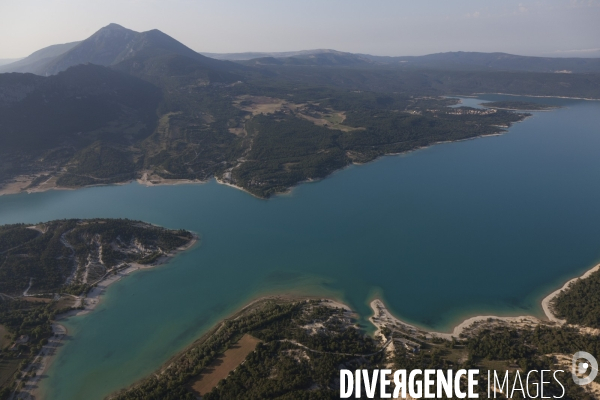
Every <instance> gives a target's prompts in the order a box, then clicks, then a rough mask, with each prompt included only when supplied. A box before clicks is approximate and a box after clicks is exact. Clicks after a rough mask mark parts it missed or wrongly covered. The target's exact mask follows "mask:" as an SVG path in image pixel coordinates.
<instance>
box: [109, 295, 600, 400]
mask: <svg viewBox="0 0 600 400" xmlns="http://www.w3.org/2000/svg"><path fill="white" fill-rule="evenodd" d="M353 318H354V315H353V314H352V313H351V312H348V311H347V310H344V309H341V308H333V307H331V303H329V304H328V303H327V302H322V301H320V300H311V301H289V300H287V301H286V300H281V299H275V300H265V301H262V302H259V303H256V304H254V305H252V306H250V307H248V308H247V309H245V310H243V311H241V312H240V313H238V314H236V315H235V316H233V317H232V318H229V319H227V320H225V321H224V322H222V323H221V324H219V325H217V326H216V327H215V328H214V329H213V330H212V331H211V332H210V334H208V335H205V336H204V337H202V338H201V339H199V340H198V341H197V342H195V343H193V344H192V345H191V346H189V347H188V348H187V349H185V350H184V351H182V352H181V353H180V354H179V355H177V356H176V357H174V358H173V359H171V360H169V363H168V366H165V367H164V368H162V369H161V370H160V371H157V372H156V373H153V374H152V375H151V376H150V377H148V378H146V379H144V380H142V381H141V382H139V383H138V384H136V385H133V386H132V387H130V388H128V389H124V390H122V391H121V392H119V393H116V394H114V395H113V396H110V397H109V398H110V399H113V400H140V399H161V400H175V399H177V400H179V399H190V400H193V399H195V398H197V393H194V392H193V389H192V386H193V383H194V382H195V381H196V380H198V379H202V376H203V374H204V373H207V372H209V371H207V370H208V369H209V368H210V366H211V365H213V364H211V362H213V360H215V359H218V358H219V357H220V356H221V355H222V354H223V353H224V352H225V351H226V350H227V349H229V348H231V347H233V346H235V344H236V343H237V341H238V340H239V339H240V338H241V337H242V336H243V335H248V334H249V335H252V336H253V337H255V338H257V339H259V340H260V341H261V343H259V344H258V346H257V347H256V349H255V351H253V352H252V353H250V354H249V355H248V356H247V357H246V359H245V361H244V362H243V363H241V364H240V365H239V366H237V367H236V368H235V369H234V370H233V371H232V372H231V373H230V374H229V375H228V376H227V377H226V378H225V379H223V380H222V381H221V382H219V384H218V385H217V386H216V387H214V388H213V389H212V390H211V391H210V392H208V393H201V394H202V398H204V399H207V400H213V399H214V400H216V399H220V400H235V399H239V398H244V399H276V398H277V399H332V400H333V399H339V398H340V370H341V369H348V370H351V371H355V370H359V369H365V370H368V371H373V370H374V369H391V370H392V371H395V370H401V369H405V370H407V371H411V370H416V369H420V370H424V369H443V370H452V371H453V374H455V373H456V372H457V371H458V370H459V369H471V368H473V369H479V370H480V374H479V376H478V380H479V385H478V386H477V387H476V391H477V392H478V394H479V397H480V398H485V397H486V396H487V387H488V385H491V384H492V382H488V380H487V370H488V369H489V370H496V371H497V372H498V375H501V376H504V371H509V382H510V387H512V382H514V381H515V379H517V378H516V376H515V374H516V372H515V371H516V370H517V369H520V374H521V375H520V376H523V374H527V372H528V371H531V370H537V371H540V370H550V371H552V372H553V371H557V370H563V371H565V370H567V371H568V368H565V367H564V366H563V365H561V364H560V363H557V362H556V360H555V359H553V357H548V356H547V355H548V354H566V355H568V357H569V365H570V357H571V355H572V354H573V352H574V351H578V350H580V349H583V350H585V351H588V352H590V353H591V354H598V351H599V350H600V338H598V336H595V335H582V334H580V333H579V332H578V331H577V330H575V329H573V328H560V327H551V326H547V325H544V324H540V325H538V326H536V327H525V326H522V327H513V326H510V325H508V324H502V323H497V324H494V323H492V322H489V323H482V324H480V325H481V327H479V328H478V327H476V328H474V330H473V331H471V333H470V334H469V336H465V337H461V338H455V339H454V340H444V339H440V338H432V337H431V336H429V335H428V334H427V332H423V331H416V330H414V329H413V330H410V329H404V328H401V327H398V326H395V325H393V324H390V326H389V327H388V326H386V327H384V328H383V329H382V330H381V336H379V335H378V336H376V337H375V339H374V338H372V337H370V336H368V335H366V334H365V333H364V332H363V331H361V330H359V329H358V326H356V325H355V322H356V321H355V320H354V319H353ZM517 366H518V367H517ZM533 376H536V377H537V376H539V373H537V372H534V373H532V377H533ZM557 377H558V379H560V381H561V385H559V384H558V383H557V382H556V381H555V380H553V379H550V380H548V381H546V382H545V385H544V394H545V395H547V396H556V397H561V395H564V397H565V398H569V399H587V398H589V394H588V393H587V392H586V391H585V389H584V388H582V387H581V386H579V385H576V384H575V383H574V382H573V380H572V379H571V376H570V374H569V373H564V372H563V373H561V372H557ZM520 380H521V379H520V378H519V381H520ZM523 381H524V380H523ZM525 385H529V386H528V387H527V388H528V390H529V393H532V394H533V393H536V390H539V389H536V385H539V384H538V382H537V381H534V380H533V379H530V380H529V382H527V383H525ZM393 387H394V386H393V384H392V385H391V388H390V389H389V392H391V391H393ZM517 387H518V388H523V385H518V386H517ZM538 388H539V386H538ZM436 389H437V388H436V386H435V383H434V387H433V388H432V392H433V393H435V392H436ZM563 390H564V392H563ZM363 393H364V392H363Z"/></svg>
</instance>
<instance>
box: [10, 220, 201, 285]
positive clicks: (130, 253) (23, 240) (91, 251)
mask: <svg viewBox="0 0 600 400" xmlns="http://www.w3.org/2000/svg"><path fill="white" fill-rule="evenodd" d="M191 239H192V234H191V233H189V232H187V231H183V230H179V231H172V230H168V229H165V228H161V227H157V226H154V225H150V224H146V223H143V222H139V221H130V220H121V219H119V220H116V219H92V220H75V219H72V220H62V221H51V222H47V223H42V224H38V225H36V226H34V227H30V226H26V225H24V224H16V225H3V226H0V255H1V256H2V264H1V265H0V292H1V293H3V294H9V295H19V294H21V293H23V291H24V290H26V289H27V288H28V287H29V285H30V284H31V286H30V288H29V291H28V293H29V294H35V293H44V292H61V291H65V290H66V291H73V292H75V293H76V294H79V293H80V292H81V291H82V290H83V288H84V287H85V285H90V284H92V283H93V282H94V280H97V279H99V278H101V277H102V276H103V275H104V274H105V273H106V272H107V271H109V270H110V269H112V268H115V267H118V266H119V265H121V264H124V263H128V262H147V263H151V262H153V261H155V260H156V259H157V257H158V256H159V255H162V254H166V253H168V252H170V251H172V250H174V249H176V248H177V247H180V246H183V245H184V244H186V243H188V242H189V241H190V240H191ZM69 277H70V279H69V281H68V282H67V278H69ZM67 283H68V284H67Z"/></svg>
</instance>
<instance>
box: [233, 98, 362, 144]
mask: <svg viewBox="0 0 600 400" xmlns="http://www.w3.org/2000/svg"><path fill="white" fill-rule="evenodd" d="M233 105H234V106H235V107H237V108H239V109H241V110H244V111H247V112H250V113H252V116H255V115H258V114H273V113H276V112H278V111H283V112H286V113H292V114H294V115H296V116H298V117H300V118H303V119H305V120H307V121H310V122H312V123H313V124H315V125H317V126H323V127H326V128H329V129H337V130H341V131H344V132H350V131H355V130H364V129H365V128H355V127H352V126H347V125H343V122H344V120H345V119H346V113H345V112H344V111H335V110H332V109H327V112H321V111H315V110H313V109H311V107H310V104H297V103H292V102H289V101H286V100H283V99H277V98H274V97H266V96H249V95H244V96H239V97H238V98H237V99H236V100H235V101H234V102H233ZM229 132H231V133H233V134H235V135H238V136H240V135H242V134H243V133H244V129H243V127H241V126H240V127H237V128H230V129H229Z"/></svg>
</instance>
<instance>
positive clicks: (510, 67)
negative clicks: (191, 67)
mask: <svg viewBox="0 0 600 400" xmlns="http://www.w3.org/2000/svg"><path fill="white" fill-rule="evenodd" d="M204 54H205V55H207V56H209V57H213V58H217V59H220V60H230V61H236V62H240V63H242V64H245V65H256V66H258V65H287V66H311V65H312V66H359V67H360V66H365V67H367V66H388V67H403V68H427V69H450V70H457V69H467V70H468V69H474V70H496V71H522V72H553V73H556V72H563V73H590V72H600V58H553V57H532V56H519V55H514V54H507V53H481V52H463V51H457V52H447V53H435V54H428V55H424V56H399V57H391V56H374V55H370V54H357V53H348V52H340V51H336V50H324V49H317V50H303V51H296V52H273V53H224V54H219V53H204Z"/></svg>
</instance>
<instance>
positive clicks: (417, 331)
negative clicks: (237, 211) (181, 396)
mask: <svg viewBox="0 0 600 400" xmlns="http://www.w3.org/2000/svg"><path fill="white" fill-rule="evenodd" d="M195 243H196V240H192V242H191V243H190V244H188V245H186V246H182V247H181V248H179V249H177V250H175V251H174V252H172V253H170V254H169V255H168V256H167V257H165V259H164V260H162V261H160V260H159V262H157V263H156V264H153V265H151V266H142V265H139V264H135V265H132V266H131V267H130V268H127V269H125V270H122V271H120V273H119V274H118V276H116V277H110V278H107V279H104V280H102V281H101V282H100V283H104V285H103V286H102V287H100V283H99V284H98V286H97V288H98V289H99V290H97V291H96V292H95V293H94V295H93V296H92V297H93V301H92V302H91V303H88V304H86V308H85V309H84V310H74V311H69V312H67V313H65V314H61V315H60V317H59V318H57V321H59V320H60V319H64V318H68V317H72V316H76V315H84V314H87V313H89V312H91V311H92V310H93V309H94V308H95V307H96V306H97V305H98V303H99V300H100V298H99V297H100V296H101V295H102V294H104V291H105V289H106V287H108V286H109V285H111V284H112V283H114V282H117V281H118V280H120V279H121V278H123V277H124V276H127V275H129V274H130V273H132V272H134V271H138V270H140V269H142V270H143V269H149V268H153V267H155V266H158V265H161V264H164V262H165V261H166V260H168V259H169V258H171V257H173V256H174V255H175V254H177V253H178V252H179V251H185V250H187V249H189V248H191V247H192V246H193V245H194V244H195ZM599 270H600V264H597V265H595V266H594V267H592V268H591V269H589V270H587V271H585V272H584V273H583V274H582V275H580V276H576V277H574V278H571V279H569V280H568V281H567V282H566V283H564V284H563V285H562V286H561V288H560V289H557V290H555V291H553V292H551V293H550V294H548V295H547V296H546V297H544V299H543V300H542V305H543V309H544V313H545V314H546V319H547V320H543V319H540V318H537V317H534V316H531V315H523V316H508V317H507V316H505V317H500V316H494V315H477V316H473V317H469V318H466V319H464V320H463V321H462V322H460V323H459V324H458V325H456V326H455V327H454V328H453V329H452V331H451V332H436V331H430V330H427V329H426V328H421V327H418V326H416V325H412V324H410V323H408V322H405V321H402V320H401V319H400V318H397V317H395V316H394V315H393V314H392V313H391V312H390V311H389V310H388V309H387V308H386V307H385V304H384V303H383V301H382V300H380V299H378V298H375V299H373V300H372V301H371V302H370V306H371V309H372V310H373V312H374V314H373V315H372V316H370V317H369V318H368V320H369V321H370V322H371V323H372V324H373V326H374V327H375V328H376V332H375V333H374V335H373V336H374V337H376V338H377V336H380V335H381V329H382V328H383V327H384V326H387V325H389V324H392V325H395V326H397V327H398V326H399V327H401V328H402V329H404V330H405V331H408V332H410V333H411V334H413V335H415V336H416V335H420V336H421V335H422V336H425V337H429V338H432V337H438V338H441V339H445V340H452V338H459V337H460V336H461V335H462V334H467V333H469V332H470V331H475V330H476V329H478V328H481V327H489V326H490V325H495V326H497V325H498V324H504V325H507V326H513V327H521V328H522V327H533V326H535V325H537V324H551V325H555V326H561V325H563V324H564V323H565V322H564V321H562V320H560V319H558V318H557V317H556V316H555V315H554V314H553V313H552V311H551V309H550V307H549V305H550V303H551V301H552V300H553V299H554V298H555V297H556V296H557V295H558V294H559V293H561V292H562V291H563V290H564V289H566V288H568V287H569V285H570V284H571V283H572V282H574V281H576V280H578V279H585V278H587V277H589V276H590V275H591V274H593V273H594V272H596V271H599ZM121 272H122V273H121ZM94 289H96V288H94ZM90 292H91V291H90ZM92 297H90V296H89V295H88V296H87V297H86V298H92ZM311 299H312V300H321V301H323V302H324V305H326V306H328V307H334V308H342V309H344V310H345V311H346V312H349V313H352V314H353V315H355V316H356V312H355V311H354V310H353V309H352V308H350V307H349V306H348V305H347V304H345V303H344V302H343V300H340V299H336V298H329V297H323V296H318V295H300V294H298V295H295V294H288V295H286V294H280V293H279V294H277V293H276V294H262V295H259V296H257V297H255V298H253V299H251V300H249V301H248V302H247V303H245V304H244V305H242V306H241V307H239V308H237V310H235V311H234V312H232V313H230V314H229V315H227V316H226V317H223V318H221V319H220V320H219V321H218V322H217V323H216V324H215V325H214V326H212V327H210V328H209V329H208V330H207V331H206V332H205V333H203V334H202V335H201V336H199V337H198V338H196V339H195V340H193V341H192V342H191V343H189V344H188V345H186V346H184V347H183V348H182V349H180V350H179V351H177V352H176V353H175V354H174V355H173V356H172V357H170V358H169V359H168V360H167V361H166V362H164V363H163V364H162V365H161V366H160V367H158V368H157V369H156V371H155V372H154V373H161V372H162V371H164V370H165V369H167V368H169V367H170V366H171V365H172V364H173V363H174V362H175V361H177V360H178V358H179V357H180V356H181V355H182V354H185V352H186V351H187V350H188V349H189V348H191V347H193V346H195V345H196V344H197V343H199V342H201V341H203V340H206V339H207V338H208V337H210V335H212V334H214V333H215V332H218V331H219V329H220V328H221V326H222V325H223V323H224V322H226V321H228V320H231V319H235V318H237V317H238V316H240V315H241V314H242V313H244V312H247V311H248V310H249V309H252V308H253V307H256V306H257V305H260V304H261V303H262V302H265V301H269V300H275V301H306V300H311ZM55 326H57V327H62V329H64V333H63V334H62V336H60V337H59V338H58V341H57V343H58V344H55V345H54V348H57V347H58V346H59V345H60V344H61V343H62V339H63V337H64V336H66V334H67V333H68V332H67V330H66V328H65V327H64V326H62V325H60V324H59V323H58V322H55V323H53V330H54V329H55ZM582 329H583V332H584V333H585V332H587V331H586V330H585V329H587V328H582ZM42 352H43V351H42ZM40 355H41V356H43V358H42V361H41V363H43V368H40V369H39V370H38V372H37V373H36V377H34V378H31V379H30V380H28V381H27V383H26V385H25V388H27V387H28V386H30V389H29V390H27V391H26V389H24V391H26V394H27V395H28V396H29V397H20V398H23V399H28V400H35V399H38V397H36V396H38V395H39V390H40V388H39V386H37V387H36V386H35V385H36V384H38V383H39V381H40V380H41V379H40V378H41V377H39V375H41V374H42V373H43V372H44V371H46V370H47V369H48V368H49V367H50V365H51V364H52V362H53V359H54V356H55V354H41V353H40ZM40 355H38V356H37V357H36V360H38V359H39V357H40ZM38 362H40V361H38ZM143 379H145V378H142V379H141V380H138V381H136V382H133V383H132V384H131V385H129V386H127V388H132V387H135V386H136V385H138V384H139V383H140V382H141V381H142V380H143ZM31 385H33V386H31ZM108 398H111V397H110V396H109V397H108Z"/></svg>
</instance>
